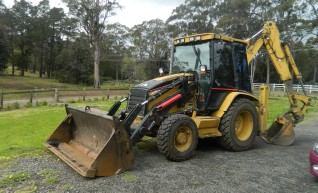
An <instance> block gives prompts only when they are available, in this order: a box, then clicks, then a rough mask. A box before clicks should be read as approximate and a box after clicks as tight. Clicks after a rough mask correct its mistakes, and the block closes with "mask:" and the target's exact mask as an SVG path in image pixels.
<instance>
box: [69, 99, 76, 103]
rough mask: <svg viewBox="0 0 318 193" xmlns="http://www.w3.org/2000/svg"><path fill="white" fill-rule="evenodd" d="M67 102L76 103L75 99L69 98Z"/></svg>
mask: <svg viewBox="0 0 318 193" xmlns="http://www.w3.org/2000/svg"><path fill="white" fill-rule="evenodd" d="M68 102H69V103H76V101H75V99H71V100H69V101H68Z"/></svg>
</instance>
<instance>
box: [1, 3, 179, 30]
mask: <svg viewBox="0 0 318 193" xmlns="http://www.w3.org/2000/svg"><path fill="white" fill-rule="evenodd" d="M27 1H28V2H31V3H32V5H33V6H34V5H37V4H38V3H39V2H40V1H41V0H27ZM184 1H185V0H118V2H119V4H120V5H122V6H123V9H122V10H117V15H115V16H112V17H110V18H109V23H115V22H119V23H121V24H123V25H126V26H127V27H133V26H134V25H137V24H141V23H142V22H143V21H149V20H152V19H157V18H159V19H162V20H163V21H166V20H167V19H168V17H169V16H170V15H171V13H172V10H173V9H175V8H176V7H177V6H179V5H180V4H182V3H183V2H184ZM3 3H4V4H5V5H6V6H7V7H11V6H12V5H13V4H14V0H3ZM50 7H51V8H53V7H63V8H66V5H65V4H63V3H62V2H61V0H50Z"/></svg>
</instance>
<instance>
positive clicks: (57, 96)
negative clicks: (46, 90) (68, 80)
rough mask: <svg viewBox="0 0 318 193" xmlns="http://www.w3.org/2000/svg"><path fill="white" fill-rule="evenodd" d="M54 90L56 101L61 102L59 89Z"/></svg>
mask: <svg viewBox="0 0 318 193" xmlns="http://www.w3.org/2000/svg"><path fill="white" fill-rule="evenodd" d="M54 90H55V94H54V95H55V97H54V98H55V102H56V103H58V102H59V89H58V88H55V89H54Z"/></svg>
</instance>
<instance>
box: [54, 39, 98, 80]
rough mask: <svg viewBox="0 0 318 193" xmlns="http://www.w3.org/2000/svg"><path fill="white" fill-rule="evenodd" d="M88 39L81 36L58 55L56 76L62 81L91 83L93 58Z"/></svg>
mask: <svg viewBox="0 0 318 193" xmlns="http://www.w3.org/2000/svg"><path fill="white" fill-rule="evenodd" d="M88 45H89V43H88V41H87V40H86V39H85V38H83V37H79V38H77V39H76V40H75V41H74V42H72V43H70V46H69V47H68V48H65V49H63V50H62V52H61V53H59V55H58V56H57V57H56V61H55V62H56V67H57V68H56V72H55V76H56V78H57V79H58V80H59V81H60V82H65V83H76V84H90V83H91V78H90V74H91V73H92V71H93V70H92V66H91V65H90V64H91V63H92V62H93V58H92V56H91V54H90V50H89V46H88Z"/></svg>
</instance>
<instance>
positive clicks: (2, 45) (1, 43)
mask: <svg viewBox="0 0 318 193" xmlns="http://www.w3.org/2000/svg"><path fill="white" fill-rule="evenodd" d="M8 61H9V47H8V44H7V41H6V39H5V38H4V32H3V30H1V29H0V72H2V71H3V70H5V69H6V68H7V67H8V66H7V63H8Z"/></svg>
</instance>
